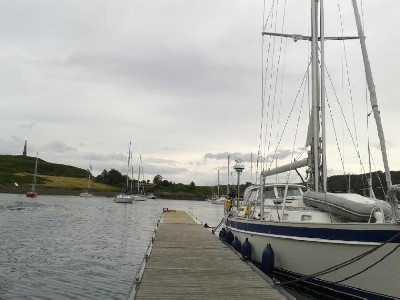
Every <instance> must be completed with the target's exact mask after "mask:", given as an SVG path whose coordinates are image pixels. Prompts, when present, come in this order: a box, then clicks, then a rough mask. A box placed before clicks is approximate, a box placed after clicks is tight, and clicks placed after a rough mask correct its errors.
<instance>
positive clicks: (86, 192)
mask: <svg viewBox="0 0 400 300" xmlns="http://www.w3.org/2000/svg"><path fill="white" fill-rule="evenodd" d="M87 171H88V173H89V176H88V184H87V190H86V191H83V192H82V193H80V194H79V196H80V197H84V198H90V197H93V194H91V193H90V192H89V191H90V172H91V171H92V164H90V169H89V170H87Z"/></svg>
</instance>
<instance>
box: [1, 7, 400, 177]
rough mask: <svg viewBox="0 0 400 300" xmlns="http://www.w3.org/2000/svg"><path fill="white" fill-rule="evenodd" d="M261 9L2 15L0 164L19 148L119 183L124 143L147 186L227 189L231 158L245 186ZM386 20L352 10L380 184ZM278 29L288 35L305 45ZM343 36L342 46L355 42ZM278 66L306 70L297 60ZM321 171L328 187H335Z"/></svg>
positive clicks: (393, 43)
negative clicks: (115, 177) (365, 62)
mask: <svg viewBox="0 0 400 300" xmlns="http://www.w3.org/2000/svg"><path fill="white" fill-rule="evenodd" d="M272 2H273V1H272V0H268V1H266V3H265V7H267V8H269V7H271V5H272ZM280 2H281V3H283V2H284V1H283V0H280ZM286 2H287V7H291V8H290V9H289V8H288V11H287V13H288V16H290V15H292V16H294V17H296V18H297V17H300V16H301V17H304V16H303V15H307V14H308V12H309V8H308V5H309V1H298V0H296V1H294V0H286ZM332 2H334V3H335V5H334V6H333V8H332V10H331V11H329V12H328V13H327V15H328V17H329V15H330V14H331V13H333V10H335V12H337V10H338V4H337V3H340V9H341V12H342V14H343V18H344V20H345V21H346V20H347V19H349V18H350V17H351V16H352V10H351V7H350V6H349V5H348V3H349V2H350V1H347V0H346V1H343V0H336V1H332ZM263 7H264V2H263V1H261V0H250V1H242V0H230V1H226V0H217V1H215V0H214V1H211V0H202V1H187V0H186V1H184V0H169V1H162V0H150V1H149V0H133V1H128V0H118V1H105V0H86V1H81V0H68V1H66V0H4V1H1V2H0V103H1V111H0V114H1V117H0V130H1V132H2V134H1V136H0V145H1V146H0V154H10V155H21V154H22V151H23V146H24V141H25V140H27V144H28V155H29V156H35V155H36V153H38V155H39V157H40V158H41V159H43V160H45V161H48V162H52V163H60V164H66V165H72V166H76V167H80V168H83V169H88V168H89V166H90V165H91V166H92V168H93V169H92V173H93V174H94V175H95V176H96V175H99V174H100V173H101V172H102V171H103V170H104V169H106V170H108V171H109V170H110V169H112V168H113V169H117V170H119V171H120V172H121V173H123V174H124V173H126V169H127V153H128V146H129V143H130V142H131V143H132V146H131V150H132V152H133V167H134V170H135V171H134V172H135V173H136V170H137V169H138V165H139V156H140V155H141V158H142V164H143V170H144V173H145V178H146V179H149V180H152V179H153V178H154V176H155V175H157V174H159V175H161V176H163V177H164V179H166V180H168V181H172V182H176V183H178V182H180V183H184V184H189V183H190V182H191V181H193V182H195V184H196V185H216V184H217V180H218V170H220V183H221V184H225V183H226V182H227V174H228V170H227V166H228V165H227V164H228V155H230V160H231V163H230V166H231V167H232V166H233V164H234V160H235V159H238V158H241V159H242V160H243V161H244V165H245V170H244V171H243V174H242V180H243V181H250V180H253V181H254V178H255V170H256V159H257V152H258V150H259V144H260V115H261V98H262V92H261V91H262V89H261V83H262V79H261V69H262V55H261V53H262V51H261V47H262V36H261V32H262V25H263ZM398 11H400V2H399V1H396V0H384V1H376V0H363V17H364V21H365V26H366V27H365V28H366V36H367V47H368V51H369V56H370V60H371V65H372V69H373V72H374V80H375V85H376V88H377V94H378V101H379V103H380V109H381V116H382V119H383V125H384V130H385V134H386V140H387V144H388V156H389V163H390V165H391V169H392V170H400V156H399V155H398V153H400V151H399V150H400V149H399V148H400V143H399V142H398V132H399V131H398V128H397V124H398V123H397V121H398V116H399V112H400V104H399V101H398V99H397V97H398V92H397V87H399V86H400V77H399V75H398V74H399V71H400V59H399V56H398V53H400V35H398V34H397V29H398V28H400V20H399V18H398V13H397V12H398ZM306 17H307V16H305V18H306ZM305 18H304V20H305V21H302V22H303V25H304V24H308V21H307V19H305ZM329 22H330V21H327V28H328V29H327V31H329V30H330V29H329V28H330V27H329V25H330V23H329ZM287 24H288V25H287V27H286V28H285V29H286V30H285V32H286V33H300V34H307V32H297V30H300V28H301V27H300V26H296V25H293V26H292V27H291V26H290V25H289V24H290V23H289V21H287ZM294 24H296V23H294ZM349 24H350V25H351V26H353V25H354V24H353V23H351V22H350V23H349ZM350 25H349V27H347V25H346V27H345V29H346V33H347V32H349V33H350V34H352V35H354V34H355V33H356V30H355V27H354V26H353V27H351V26H350ZM333 28H334V27H333V26H332V31H334V30H333ZM305 30H307V26H305ZM336 35H338V34H337V33H336ZM339 35H340V34H339ZM352 43H353V45H355V46H354V47H352V46H349V49H353V48H354V49H357V50H358V51H359V45H358V44H355V43H354V42H352ZM292 44H293V43H292ZM356 46H357V47H356ZM358 54H359V53H358ZM287 64H288V65H289V67H290V66H291V65H293V66H295V65H296V66H299V65H301V66H302V67H304V64H300V63H298V62H297V60H296V59H295V60H293V61H291V60H288V61H287ZM289 67H288V66H286V69H288V68H289ZM334 69H335V68H334ZM287 72H288V73H287V74H288V77H289V80H288V82H289V83H290V84H292V86H293V88H294V90H295V89H297V88H298V84H299V81H298V80H297V79H296V80H295V79H294V80H293V82H292V81H291V80H290V79H291V78H290V73H289V71H287ZM363 76H364V75H363V74H361V75H358V77H357V76H355V80H354V83H353V85H352V88H354V90H355V89H356V88H357V87H358V85H359V86H360V88H361V90H362V89H364V90H365V83H362V80H358V78H363ZM385 125H386V126H385ZM371 132H372V133H373V131H372V130H371ZM282 147H283V145H282ZM285 150H287V149H286V148H285V147H283V148H282V149H280V150H279V151H280V152H281V153H284V152H285ZM378 158H379V157H378ZM251 162H253V163H251ZM332 162H333V163H332V165H331V167H330V169H329V170H330V174H334V173H340V166H338V165H335V163H336V162H335V161H332ZM377 168H378V169H381V167H380V165H379V163H378V162H377ZM232 171H233V170H232V168H231V170H230V172H232ZM350 172H355V173H359V169H357V167H355V168H354V169H352V170H350ZM39 173H40V166H39ZM135 176H137V174H136V175H135ZM230 180H231V183H232V180H233V178H232V176H231V179H230Z"/></svg>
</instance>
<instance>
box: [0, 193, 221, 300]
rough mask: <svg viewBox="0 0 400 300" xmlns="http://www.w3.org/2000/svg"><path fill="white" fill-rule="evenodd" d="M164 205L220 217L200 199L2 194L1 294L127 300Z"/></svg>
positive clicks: (205, 218)
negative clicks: (128, 199) (125, 199)
mask: <svg viewBox="0 0 400 300" xmlns="http://www.w3.org/2000/svg"><path fill="white" fill-rule="evenodd" d="M164 207H168V208H169V209H177V210H186V211H189V212H190V213H191V214H192V215H193V216H195V217H196V218H197V219H198V220H201V221H202V222H203V223H208V224H209V225H210V226H215V225H217V224H218V223H219V222H220V221H221V219H222V216H223V206H222V205H213V204H210V203H208V202H204V201H185V200H159V199H157V200H148V201H145V202H138V203H136V204H133V205H132V204H122V203H113V202H112V199H111V198H100V197H93V198H89V199H87V198H80V197H67V196H39V197H38V198H36V199H29V198H26V197H25V195H12V194H0V240H1V244H0V299H15V298H17V299H20V298H30V299H31V298H34V299H77V298H79V299H82V298H87V299H126V296H127V295H128V293H129V291H130V288H131V286H132V283H133V280H134V278H135V275H136V272H137V271H138V269H139V267H140V264H141V262H142V259H143V257H144V254H145V252H146V249H147V246H148V244H149V243H150V240H151V237H152V233H153V230H154V228H155V225H156V224H157V221H158V220H159V217H160V215H161V212H162V208H164Z"/></svg>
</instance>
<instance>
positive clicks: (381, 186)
mask: <svg viewBox="0 0 400 300" xmlns="http://www.w3.org/2000/svg"><path fill="white" fill-rule="evenodd" d="M371 159H372V164H373V165H374V169H375V174H376V177H377V178H378V181H379V186H380V188H381V189H382V192H383V195H384V197H385V198H386V193H385V189H384V188H383V183H382V181H381V178H380V177H379V174H378V169H377V167H376V165H375V160H374V157H373V156H372V155H371Z"/></svg>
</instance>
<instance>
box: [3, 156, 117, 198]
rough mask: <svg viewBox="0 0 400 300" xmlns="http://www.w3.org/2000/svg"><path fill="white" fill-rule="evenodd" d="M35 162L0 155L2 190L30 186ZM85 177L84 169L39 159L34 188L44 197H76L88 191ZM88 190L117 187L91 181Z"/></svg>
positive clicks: (30, 158)
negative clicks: (66, 195)
mask: <svg viewBox="0 0 400 300" xmlns="http://www.w3.org/2000/svg"><path fill="white" fill-rule="evenodd" d="M35 160H36V157H30V156H22V155H16V156H13V155H0V187H1V190H2V191H3V192H17V193H18V192H21V193H24V192H26V190H27V189H28V188H29V187H30V186H31V184H32V179H33V174H34V169H35ZM87 178H88V171H87V170H84V169H81V168H77V167H73V166H68V165H63V164H55V163H50V162H46V161H44V160H42V159H40V158H39V159H38V177H37V188H38V190H41V191H43V190H45V193H46V194H47V193H62V194H76V192H77V191H82V190H84V189H87V184H88V180H87ZM90 189H91V190H93V191H97V192H102V193H107V192H111V193H115V191H118V188H116V187H112V186H109V185H106V184H102V183H96V182H92V185H91V187H90ZM57 191H58V192H57ZM42 193H43V192H42Z"/></svg>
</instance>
